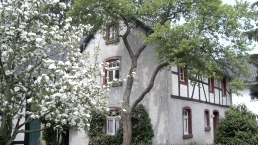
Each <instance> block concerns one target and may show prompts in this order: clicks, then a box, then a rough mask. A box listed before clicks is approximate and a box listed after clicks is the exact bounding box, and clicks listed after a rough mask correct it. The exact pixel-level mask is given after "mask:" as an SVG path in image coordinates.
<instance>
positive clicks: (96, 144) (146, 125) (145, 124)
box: [89, 105, 154, 145]
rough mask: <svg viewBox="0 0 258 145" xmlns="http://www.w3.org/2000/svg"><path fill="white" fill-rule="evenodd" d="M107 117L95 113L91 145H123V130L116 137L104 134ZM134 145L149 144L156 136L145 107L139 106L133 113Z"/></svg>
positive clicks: (91, 130) (92, 123)
mask: <svg viewBox="0 0 258 145" xmlns="http://www.w3.org/2000/svg"><path fill="white" fill-rule="evenodd" d="M105 121H106V120H105V116H104V115H101V114H100V113H96V112H93V114H92V120H91V126H90V130H89V136H90V143H89V144H90V145H107V144H110V145H111V144H112V145H121V144H122V142H123V138H122V135H123V133H122V130H121V129H119V130H118V131H117V133H116V135H114V136H109V135H106V133H105V132H104V130H105V129H104V128H103V127H104V126H105ZM132 128H133V132H132V144H133V145H138V144H148V143H151V140H152V138H153V136H154V132H153V129H152V125H151V121H150V118H149V115H148V113H147V111H146V110H145V108H144V106H143V105H138V106H136V108H135V109H134V111H133V112H132Z"/></svg>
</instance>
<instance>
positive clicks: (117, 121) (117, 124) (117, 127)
mask: <svg viewBox="0 0 258 145" xmlns="http://www.w3.org/2000/svg"><path fill="white" fill-rule="evenodd" d="M118 129H119V120H116V128H115V131H116V132H117V130H118Z"/></svg>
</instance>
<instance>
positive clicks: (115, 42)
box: [106, 38, 119, 45]
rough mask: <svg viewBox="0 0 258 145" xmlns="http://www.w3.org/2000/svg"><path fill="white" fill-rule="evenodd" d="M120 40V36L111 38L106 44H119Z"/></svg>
mask: <svg viewBox="0 0 258 145" xmlns="http://www.w3.org/2000/svg"><path fill="white" fill-rule="evenodd" d="M118 42H119V38H117V39H111V40H106V45H108V44H117V43H118Z"/></svg>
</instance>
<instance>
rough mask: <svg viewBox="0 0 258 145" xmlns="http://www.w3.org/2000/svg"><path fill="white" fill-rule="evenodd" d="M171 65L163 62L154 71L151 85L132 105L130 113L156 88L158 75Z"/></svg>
mask: <svg viewBox="0 0 258 145" xmlns="http://www.w3.org/2000/svg"><path fill="white" fill-rule="evenodd" d="M168 65H169V63H168V62H163V63H161V64H159V65H158V66H157V67H156V69H155V70H154V72H153V74H152V76H151V79H150V82H149V85H148V86H147V87H146V88H145V90H144V91H143V92H142V93H141V95H140V96H139V97H138V98H137V99H136V100H135V102H134V103H133V104H132V106H131V107H130V111H132V110H133V109H134V108H135V107H136V106H137V105H138V104H139V102H141V100H142V99H143V98H144V96H145V95H146V94H147V93H149V92H150V90H151V89H152V88H153V86H154V81H155V78H156V76H157V74H158V72H159V71H160V70H161V69H162V68H164V67H166V66H168Z"/></svg>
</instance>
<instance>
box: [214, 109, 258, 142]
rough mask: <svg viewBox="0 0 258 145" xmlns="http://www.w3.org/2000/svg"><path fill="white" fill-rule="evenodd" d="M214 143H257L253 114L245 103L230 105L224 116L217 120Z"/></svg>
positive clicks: (256, 129) (257, 126)
mask: <svg viewBox="0 0 258 145" xmlns="http://www.w3.org/2000/svg"><path fill="white" fill-rule="evenodd" d="M215 143H219V144H258V124H257V122H256V120H255V115H254V114H253V113H252V112H250V111H249V110H248V109H247V108H246V106H245V105H239V106H232V107H231V108H230V109H229V111H228V113H227V115H226V117H225V118H222V119H221V120H220V121H219V127H218V130H217V132H216V135H215Z"/></svg>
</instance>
